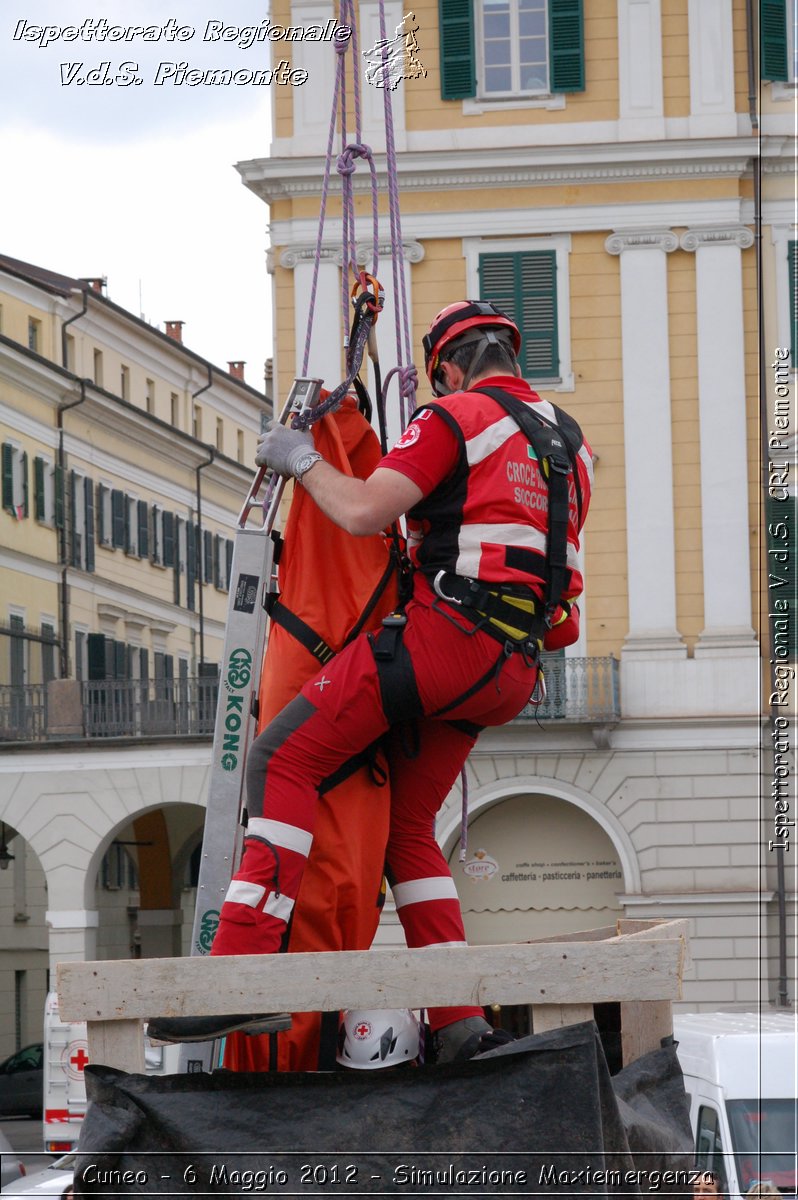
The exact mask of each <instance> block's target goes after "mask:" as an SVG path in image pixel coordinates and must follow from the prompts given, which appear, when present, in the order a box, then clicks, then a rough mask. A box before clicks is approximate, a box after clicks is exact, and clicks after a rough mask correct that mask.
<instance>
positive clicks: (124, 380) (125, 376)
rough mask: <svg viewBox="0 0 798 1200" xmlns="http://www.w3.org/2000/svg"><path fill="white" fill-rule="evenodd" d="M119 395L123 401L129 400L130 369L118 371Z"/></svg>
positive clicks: (124, 368)
mask: <svg viewBox="0 0 798 1200" xmlns="http://www.w3.org/2000/svg"><path fill="white" fill-rule="evenodd" d="M119 395H120V396H121V397H122V399H123V400H129V399H130V367H122V369H121V371H120V374H119Z"/></svg>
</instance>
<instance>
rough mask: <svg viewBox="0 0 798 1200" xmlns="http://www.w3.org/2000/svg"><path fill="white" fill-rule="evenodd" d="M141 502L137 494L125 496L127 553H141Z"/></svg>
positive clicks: (136, 554)
mask: <svg viewBox="0 0 798 1200" xmlns="http://www.w3.org/2000/svg"><path fill="white" fill-rule="evenodd" d="M138 506H139V502H138V500H137V499H136V497H135V496H125V554H130V555H132V556H133V557H140V555H139V507H138Z"/></svg>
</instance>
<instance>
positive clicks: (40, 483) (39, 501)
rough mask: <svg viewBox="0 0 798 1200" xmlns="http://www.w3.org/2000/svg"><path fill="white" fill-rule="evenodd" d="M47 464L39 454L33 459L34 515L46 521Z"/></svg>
mask: <svg viewBox="0 0 798 1200" xmlns="http://www.w3.org/2000/svg"><path fill="white" fill-rule="evenodd" d="M46 466H47V464H46V463H45V461H44V459H43V458H39V456H38V454H37V455H36V457H35V458H34V460H33V515H34V517H35V518H36V520H37V521H45V520H46V519H47V513H46V510H45V500H44V473H45V469H46Z"/></svg>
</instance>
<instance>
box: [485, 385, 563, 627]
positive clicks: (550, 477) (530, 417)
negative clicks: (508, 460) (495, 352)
mask: <svg viewBox="0 0 798 1200" xmlns="http://www.w3.org/2000/svg"><path fill="white" fill-rule="evenodd" d="M471 390H472V391H475V392H480V393H482V394H483V395H486V396H490V398H491V399H492V400H495V401H496V403H497V404H500V405H501V407H502V408H503V409H504V410H505V412H507V413H509V415H510V416H511V417H512V418H513V420H514V421H515V423H516V425H518V427H519V429H520V430H521V432H522V433H523V434H524V436H525V437H526V439H527V441H528V442H529V444H530V445H531V446H532V449H533V450H534V451H535V454H536V455H537V458H538V462H539V463H540V469H541V474H542V475H543V478H544V479H545V481H546V484H547V486H548V491H549V521H548V534H547V537H546V596H545V601H544V604H545V613H544V616H545V621H546V625H547V626H550V624H551V619H552V617H553V616H554V612H555V609H556V608H557V605H558V604H559V603H560V597H561V596H562V594H563V592H564V590H565V588H566V585H567V582H568V520H569V515H570V504H569V499H568V477H569V476H573V479H574V486H575V488H576V491H577V502H578V507H579V508H580V509H581V498H580V496H579V473H578V471H577V468H576V462H575V454H574V451H573V447H572V446H571V444H570V441H569V438H568V437H567V435H566V434H565V433H564V432H563V431H562V430H561V429H560V428H559V426H558V425H553V424H552V423H551V422H550V421H547V420H546V419H545V418H544V417H542V416H541V415H540V414H539V413H536V412H535V411H534V409H533V408H532V407H531V406H530V405H528V404H525V403H524V402H523V400H519V399H518V398H517V397H516V396H511V395H509V394H508V393H507V392H504V391H502V390H501V389H500V388H492V387H483V388H472V389H471Z"/></svg>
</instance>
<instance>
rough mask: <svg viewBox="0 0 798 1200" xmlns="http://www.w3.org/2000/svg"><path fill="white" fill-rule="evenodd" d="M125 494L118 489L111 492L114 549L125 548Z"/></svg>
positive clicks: (112, 542) (112, 543) (112, 541)
mask: <svg viewBox="0 0 798 1200" xmlns="http://www.w3.org/2000/svg"><path fill="white" fill-rule="evenodd" d="M126 508H127V505H126V504H125V493H124V492H120V491H119V490H118V488H113V489H112V491H111V545H112V546H113V547H114V549H117V550H123V549H124V548H125V510H126Z"/></svg>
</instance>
